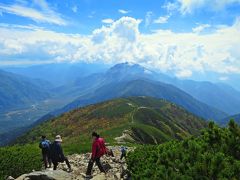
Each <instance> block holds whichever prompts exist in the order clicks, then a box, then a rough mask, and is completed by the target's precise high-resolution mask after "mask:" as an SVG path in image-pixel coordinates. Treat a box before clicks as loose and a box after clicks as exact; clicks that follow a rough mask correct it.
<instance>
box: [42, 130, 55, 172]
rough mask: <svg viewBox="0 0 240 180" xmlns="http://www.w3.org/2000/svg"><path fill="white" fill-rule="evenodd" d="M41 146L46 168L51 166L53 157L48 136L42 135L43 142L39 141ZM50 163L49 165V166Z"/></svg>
mask: <svg viewBox="0 0 240 180" xmlns="http://www.w3.org/2000/svg"><path fill="white" fill-rule="evenodd" d="M39 148H41V149H42V158H43V162H44V166H45V169H47V168H48V167H49V168H50V167H51V164H52V163H51V158H50V141H49V140H47V139H46V136H44V135H43V136H42V139H41V142H40V143H39ZM48 165H49V166H48Z"/></svg>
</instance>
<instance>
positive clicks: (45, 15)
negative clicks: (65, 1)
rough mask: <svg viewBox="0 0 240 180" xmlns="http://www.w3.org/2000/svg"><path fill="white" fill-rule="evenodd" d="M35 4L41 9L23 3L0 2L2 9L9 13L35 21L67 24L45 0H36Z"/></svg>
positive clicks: (0, 8)
mask: <svg viewBox="0 0 240 180" xmlns="http://www.w3.org/2000/svg"><path fill="white" fill-rule="evenodd" d="M34 5H35V6H37V7H38V8H40V10H39V9H35V8H31V7H27V6H26V5H24V4H23V3H21V4H12V5H5V4H0V11H2V12H4V13H9V14H15V15H17V16H22V17H26V18H30V19H32V20H33V21H35V22H43V23H50V24H57V25H66V24H67V22H66V21H65V20H64V19H63V18H62V17H61V16H60V14H58V13H56V12H55V11H53V10H52V9H51V8H50V7H49V6H48V4H47V2H46V1H45V0H34Z"/></svg>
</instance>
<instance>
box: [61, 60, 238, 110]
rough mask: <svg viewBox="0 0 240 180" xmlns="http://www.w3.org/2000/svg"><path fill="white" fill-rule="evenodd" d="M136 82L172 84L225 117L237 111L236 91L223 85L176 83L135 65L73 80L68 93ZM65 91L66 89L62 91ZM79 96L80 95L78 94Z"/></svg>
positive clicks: (172, 79)
mask: <svg viewBox="0 0 240 180" xmlns="http://www.w3.org/2000/svg"><path fill="white" fill-rule="evenodd" d="M136 79H150V80H154V81H160V82H164V83H168V84H172V85H174V86H176V87H178V88H180V89H182V90H183V91H185V92H187V93H188V94H190V95H192V96H193V97H194V98H196V99H197V100H199V101H201V102H203V103H205V104H208V105H210V106H212V107H215V108H217V109H219V110H221V111H223V112H226V113H228V114H236V113H237V112H240V92H239V91H237V90H235V89H234V88H232V87H231V86H229V85H226V84H215V83H211V82H207V81H206V82H201V81H193V80H180V79H177V78H173V77H169V76H167V75H164V74H162V73H157V72H154V71H151V70H149V69H146V68H144V67H142V66H140V65H138V64H131V63H121V64H117V65H115V66H113V67H112V68H110V69H109V70H108V71H106V72H105V73H97V74H92V75H89V76H87V77H84V78H80V79H77V80H76V81H75V84H74V86H73V87H75V89H74V88H73V90H72V91H70V93H68V94H71V93H73V92H75V93H74V94H77V93H76V92H78V93H79V92H81V91H83V90H84V91H83V92H84V93H86V92H89V91H92V92H93V91H95V90H96V89H97V88H99V87H101V86H103V85H106V84H110V83H113V82H114V83H116V82H127V81H131V80H136ZM63 89H66V88H63ZM79 95H81V94H79Z"/></svg>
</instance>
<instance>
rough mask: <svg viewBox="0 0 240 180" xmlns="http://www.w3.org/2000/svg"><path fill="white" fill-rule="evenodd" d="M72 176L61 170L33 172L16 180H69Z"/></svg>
mask: <svg viewBox="0 0 240 180" xmlns="http://www.w3.org/2000/svg"><path fill="white" fill-rule="evenodd" d="M70 179H72V175H71V174H70V173H67V172H65V171H62V170H56V171H52V170H46V171H35V172H32V173H29V174H25V175H22V176H20V177H18V178H17V179H16V180H70Z"/></svg>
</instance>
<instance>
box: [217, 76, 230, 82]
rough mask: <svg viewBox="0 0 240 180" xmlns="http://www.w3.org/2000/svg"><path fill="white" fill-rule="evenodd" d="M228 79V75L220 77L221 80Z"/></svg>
mask: <svg viewBox="0 0 240 180" xmlns="http://www.w3.org/2000/svg"><path fill="white" fill-rule="evenodd" d="M228 79H229V77H227V76H222V77H219V80H220V81H227V80H228Z"/></svg>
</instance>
